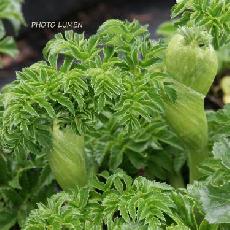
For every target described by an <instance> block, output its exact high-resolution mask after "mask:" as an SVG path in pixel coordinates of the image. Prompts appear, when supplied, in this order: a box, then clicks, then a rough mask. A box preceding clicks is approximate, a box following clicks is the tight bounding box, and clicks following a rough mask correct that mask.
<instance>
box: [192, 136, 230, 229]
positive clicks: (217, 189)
mask: <svg viewBox="0 0 230 230" xmlns="http://www.w3.org/2000/svg"><path fill="white" fill-rule="evenodd" d="M212 153H213V158H210V159H209V160H208V161H206V162H205V163H203V165H202V167H201V172H202V173H203V175H204V177H206V180H205V181H201V182H196V183H195V184H194V185H190V186H189V190H190V193H191V194H193V196H194V195H195V197H196V198H197V200H199V201H200V203H201V205H202V207H203V210H204V211H205V214H206V215H205V219H206V220H207V221H208V222H209V223H216V224H230V221H229V220H230V196H229V189H230V140H229V139H227V138H223V139H222V140H220V141H217V142H215V144H214V146H213V151H212ZM228 226H229V225H228Z"/></svg>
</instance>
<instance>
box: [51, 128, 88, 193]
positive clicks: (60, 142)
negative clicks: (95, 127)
mask: <svg viewBox="0 0 230 230" xmlns="http://www.w3.org/2000/svg"><path fill="white" fill-rule="evenodd" d="M49 164H50V168H51V170H52V172H53V174H54V177H55V179H56V180H57V182H58V183H59V185H60V186H61V187H62V189H64V190H68V189H74V188H75V187H76V186H84V185H85V184H86V183H87V180H88V175H87V170H86V157H85V153H84V137H83V136H77V135H76V134H75V133H74V132H73V131H72V130H71V129H65V130H60V129H59V127H58V126H57V125H54V127H53V149H52V150H51V152H50V153H49Z"/></svg>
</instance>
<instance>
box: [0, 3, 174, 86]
mask: <svg viewBox="0 0 230 230" xmlns="http://www.w3.org/2000/svg"><path fill="white" fill-rule="evenodd" d="M174 3H175V0H142V1H140V0H138V1H137V0H133V1H128V0H126V1H125V0H104V1H103V0H25V3H24V4H23V14H24V17H25V20H26V23H27V25H24V26H22V28H21V30H20V31H19V33H18V34H17V36H16V40H17V45H18V48H19V50H20V54H19V55H18V56H17V57H16V59H12V58H9V57H3V59H4V60H3V61H4V63H5V65H4V68H3V69H1V70H0V87H2V86H3V85H4V84H6V83H8V82H10V81H12V80H14V79H15V71H19V70H21V69H22V68H23V67H26V66H29V65H31V64H32V63H34V62H36V61H38V60H40V59H42V49H43V48H44V46H45V44H46V43H47V41H48V40H49V39H51V38H52V37H53V35H54V34H55V33H58V32H63V31H62V30H60V29H57V28H54V29H49V28H46V29H31V22H32V21H56V22H59V21H60V22H69V21H78V22H80V23H81V24H82V25H83V27H82V29H78V30H76V32H83V31H84V32H85V34H86V36H89V35H90V34H93V33H95V32H96V30H97V28H98V26H99V25H101V24H102V23H103V22H104V21H106V20H107V19H110V18H117V19H127V20H133V19H137V20H139V21H140V22H141V24H149V30H150V32H151V34H152V37H153V38H156V35H155V30H156V28H157V27H158V25H159V24H160V23H162V22H163V21H165V20H168V19H170V8H171V7H172V6H173V4H174ZM7 32H8V34H9V35H15V34H13V31H12V27H11V26H10V25H9V24H7Z"/></svg>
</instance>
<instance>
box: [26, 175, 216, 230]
mask: <svg viewBox="0 0 230 230" xmlns="http://www.w3.org/2000/svg"><path fill="white" fill-rule="evenodd" d="M99 179H102V181H100V180H99ZM185 206H186V209H185V208H184V207H185ZM183 212H184V213H183ZM182 213H183V215H181V214H182ZM203 218H204V214H203V212H202V210H201V207H200V206H199V204H198V203H196V201H195V200H194V199H193V198H192V197H191V196H190V195H189V194H186V192H185V191H181V192H178V191H176V190H175V189H173V188H172V187H171V186H169V185H167V184H165V183H159V182H155V181H154V182H152V181H148V180H147V179H146V178H144V177H138V178H136V179H135V180H133V179H132V178H131V177H129V176H127V174H125V173H124V172H123V171H117V172H115V174H113V175H111V176H109V174H108V173H107V172H104V173H101V174H100V175H99V176H98V178H97V179H94V180H93V181H91V183H90V185H88V186H86V187H83V188H79V189H77V190H75V192H73V193H65V192H62V193H59V194H57V195H54V196H53V197H51V198H49V199H48V203H47V205H43V204H40V205H39V207H38V209H36V210H33V211H32V213H31V214H30V216H29V218H28V220H27V222H26V225H25V228H24V229H25V230H39V229H46V228H51V229H56V230H60V229H63V228H65V229H79V230H80V229H95V230H100V229H108V230H110V229H111V230H113V229H139V230H144V229H149V230H151V229H152V230H155V229H167V230H170V229H171V230H173V229H174V230H176V229H183V230H189V229H194V230H195V229H213V230H214V229H217V228H216V227H215V225H210V224H208V223H207V222H206V221H205V220H204V219H203Z"/></svg>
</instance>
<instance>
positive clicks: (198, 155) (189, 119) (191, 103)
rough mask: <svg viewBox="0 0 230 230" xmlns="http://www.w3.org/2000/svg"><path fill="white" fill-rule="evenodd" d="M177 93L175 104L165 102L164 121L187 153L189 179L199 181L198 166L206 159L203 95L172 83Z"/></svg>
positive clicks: (206, 137) (206, 143)
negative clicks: (165, 120)
mask: <svg viewBox="0 0 230 230" xmlns="http://www.w3.org/2000/svg"><path fill="white" fill-rule="evenodd" d="M173 84H174V86H175V89H176V91H177V99H176V101H175V102H170V101H166V106H165V110H166V119H167V121H168V123H169V124H170V126H171V127H172V128H173V129H174V131H175V133H176V134H177V135H178V137H179V138H180V139H181V141H182V142H183V143H184V146H185V149H186V151H187V152H188V166H189V170H190V179H191V181H190V182H192V181H193V180H196V179H199V177H200V173H199V171H198V167H197V166H198V165H199V163H200V162H201V161H203V160H204V159H206V158H207V157H208V151H207V145H208V127H207V119H206V114H205V111H204V100H203V97H204V96H203V95H202V94H200V93H197V92H196V91H194V90H192V89H191V88H189V87H186V86H185V85H183V84H181V83H179V82H176V81H173Z"/></svg>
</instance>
